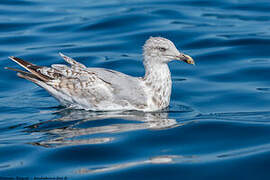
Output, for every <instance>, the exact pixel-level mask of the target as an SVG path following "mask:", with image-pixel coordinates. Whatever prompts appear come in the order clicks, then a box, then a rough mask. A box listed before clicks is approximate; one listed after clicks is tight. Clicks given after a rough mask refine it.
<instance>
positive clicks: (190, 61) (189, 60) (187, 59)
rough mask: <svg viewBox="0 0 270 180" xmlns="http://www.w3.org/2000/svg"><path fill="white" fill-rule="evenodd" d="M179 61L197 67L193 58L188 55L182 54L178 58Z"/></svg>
mask: <svg viewBox="0 0 270 180" xmlns="http://www.w3.org/2000/svg"><path fill="white" fill-rule="evenodd" d="M177 60H180V61H184V62H186V63H188V64H192V65H195V61H194V60H193V59H192V57H190V56H189V55H186V54H180V55H179V56H177Z"/></svg>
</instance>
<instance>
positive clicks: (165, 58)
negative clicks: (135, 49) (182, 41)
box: [143, 37, 195, 65]
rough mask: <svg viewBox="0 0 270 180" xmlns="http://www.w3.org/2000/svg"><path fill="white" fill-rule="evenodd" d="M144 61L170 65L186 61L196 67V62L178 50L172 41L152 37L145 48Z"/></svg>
mask: <svg viewBox="0 0 270 180" xmlns="http://www.w3.org/2000/svg"><path fill="white" fill-rule="evenodd" d="M143 51H144V53H143V54H144V59H145V61H149V59H153V60H154V61H156V62H155V63H168V62H170V61H172V60H179V61H184V62H186V63H188V64H193V65H195V62H194V60H193V59H192V58H191V57H190V56H188V55H186V54H184V53H181V52H179V51H178V50H177V48H176V47H175V45H174V44H173V42H172V41H170V40H169V39H166V38H162V37H150V38H149V39H148V40H147V41H146V42H145V44H144V46H143Z"/></svg>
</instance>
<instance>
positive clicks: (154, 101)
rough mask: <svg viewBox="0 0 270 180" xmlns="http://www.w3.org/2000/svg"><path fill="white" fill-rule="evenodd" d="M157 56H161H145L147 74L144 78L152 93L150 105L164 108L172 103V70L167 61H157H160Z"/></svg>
mask: <svg viewBox="0 0 270 180" xmlns="http://www.w3.org/2000/svg"><path fill="white" fill-rule="evenodd" d="M156 58H160V57H155V58H153V57H149V56H145V57H144V67H145V76H144V78H143V80H144V82H145V85H146V86H147V87H149V93H150V94H151V95H152V96H150V99H149V101H150V102H149V105H150V106H154V107H153V108H158V109H163V108H165V107H167V106H168V105H169V103H170V96H171V87H172V81H171V72H170V70H169V67H168V65H167V63H157V62H159V61H158V60H157V59H156Z"/></svg>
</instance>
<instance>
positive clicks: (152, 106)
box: [5, 37, 195, 112]
mask: <svg viewBox="0 0 270 180" xmlns="http://www.w3.org/2000/svg"><path fill="white" fill-rule="evenodd" d="M59 54H60V56H61V57H62V58H63V59H64V60H65V61H66V62H67V63H68V64H69V65H70V66H67V65H64V64H52V65H51V66H50V67H45V66H38V65H35V64H32V63H30V62H27V61H24V60H22V59H20V58H17V57H14V56H11V57H9V58H10V59H11V60H12V61H14V62H16V63H17V64H18V65H20V66H21V67H23V68H24V69H26V70H27V71H22V70H19V69H14V68H10V67H5V68H6V69H9V70H13V71H16V72H17V76H19V77H21V78H24V79H26V80H29V81H31V82H33V83H35V84H37V85H38V86H40V87H42V88H44V89H45V90H46V91H47V92H48V93H49V94H51V95H52V96H53V97H54V98H56V99H57V100H58V101H59V102H60V104H61V105H63V106H66V107H68V108H74V109H85V110H90V111H127V110H137V111H144V112H152V111H160V110H162V109H164V108H166V107H168V106H169V104H170V97H171V89H172V80H171V72H170V70H169V67H168V63H169V62H170V61H172V60H178V61H184V62H186V63H188V64H193V65H195V62H194V60H193V59H192V58H191V57H190V56H188V55H186V54H184V53H181V52H179V51H178V50H177V48H176V47H175V45H174V44H173V42H172V41H170V40H168V39H166V38H162V37H150V38H149V39H148V40H147V41H146V42H145V44H144V46H143V58H144V59H143V64H144V68H145V75H144V76H143V77H133V76H129V75H127V74H124V73H121V72H118V71H114V70H110V69H105V68H96V67H93V68H92V67H91V68H88V67H86V66H85V65H83V64H81V63H79V62H77V61H75V60H74V59H72V58H70V57H68V56H66V55H64V54H62V53H59Z"/></svg>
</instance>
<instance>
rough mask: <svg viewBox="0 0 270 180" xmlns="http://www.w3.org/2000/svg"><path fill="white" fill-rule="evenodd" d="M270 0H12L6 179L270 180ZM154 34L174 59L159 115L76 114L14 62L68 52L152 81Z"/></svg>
mask: <svg viewBox="0 0 270 180" xmlns="http://www.w3.org/2000/svg"><path fill="white" fill-rule="evenodd" d="M269 9H270V2H269V0H256V1H254V0H241V1H240V0H220V1H210V0H209V1H206V0H181V1H173V0H169V1H167V0H150V1H139V0H129V1H125V0H100V1H94V0H92V1H90V0H89V1H86V0H71V1H65V0H57V1H55V0H47V1H40V0H1V1H0V11H1V13H0V27H1V28H0V74H1V76H0V132H1V133H0V179H1V178H2V179H4V178H16V177H27V178H29V179H31V178H32V179H33V178H34V177H39V178H42V177H43V178H44V177H49V178H55V179H56V178H57V177H59V178H62V179H64V178H65V177H66V178H68V179H192V180H193V179H269V178H270V174H269V167H270V138H269V132H270V124H269V122H270V111H269V107H270V80H269V77H270V13H269ZM149 36H163V37H166V38H168V39H171V40H172V41H173V42H174V43H175V44H176V46H177V47H178V49H180V50H181V51H182V52H184V53H186V54H189V55H191V56H192V57H193V58H194V60H195V61H196V65H197V66H195V67H194V66H191V65H188V64H184V63H181V62H180V63H179V62H172V63H171V64H170V69H171V72H172V78H173V89H172V97H171V105H170V107H169V109H168V110H166V111H163V112H159V113H141V112H125V113H113V112H111V113H103V112H98V113H95V112H87V111H82V110H66V109H64V108H63V107H61V106H59V104H58V103H57V101H56V100H54V99H53V98H52V97H51V96H49V95H48V93H47V92H45V91H44V90H42V89H41V88H39V87H38V86H36V85H34V84H32V83H30V82H27V81H26V80H23V79H19V78H17V77H16V75H15V73H14V72H11V71H7V70H5V69H3V67H5V66H9V67H16V68H17V67H18V66H17V65H16V64H15V63H14V62H12V61H10V60H8V58H7V57H8V56H18V57H21V58H24V59H26V60H29V61H31V62H33V63H35V64H39V65H50V64H52V63H62V62H63V60H62V59H61V58H60V57H59V56H58V52H63V53H66V54H67V55H69V56H71V57H73V58H75V59H76V60H78V61H80V62H82V63H84V64H86V65H87V66H95V67H104V68H110V69H114V70H118V71H121V72H124V73H127V74H129V75H133V76H142V75H143V74H144V69H143V66H142V61H141V59H142V55H141V53H142V46H143V44H144V42H145V40H146V39H147V38H148V37H149Z"/></svg>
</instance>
